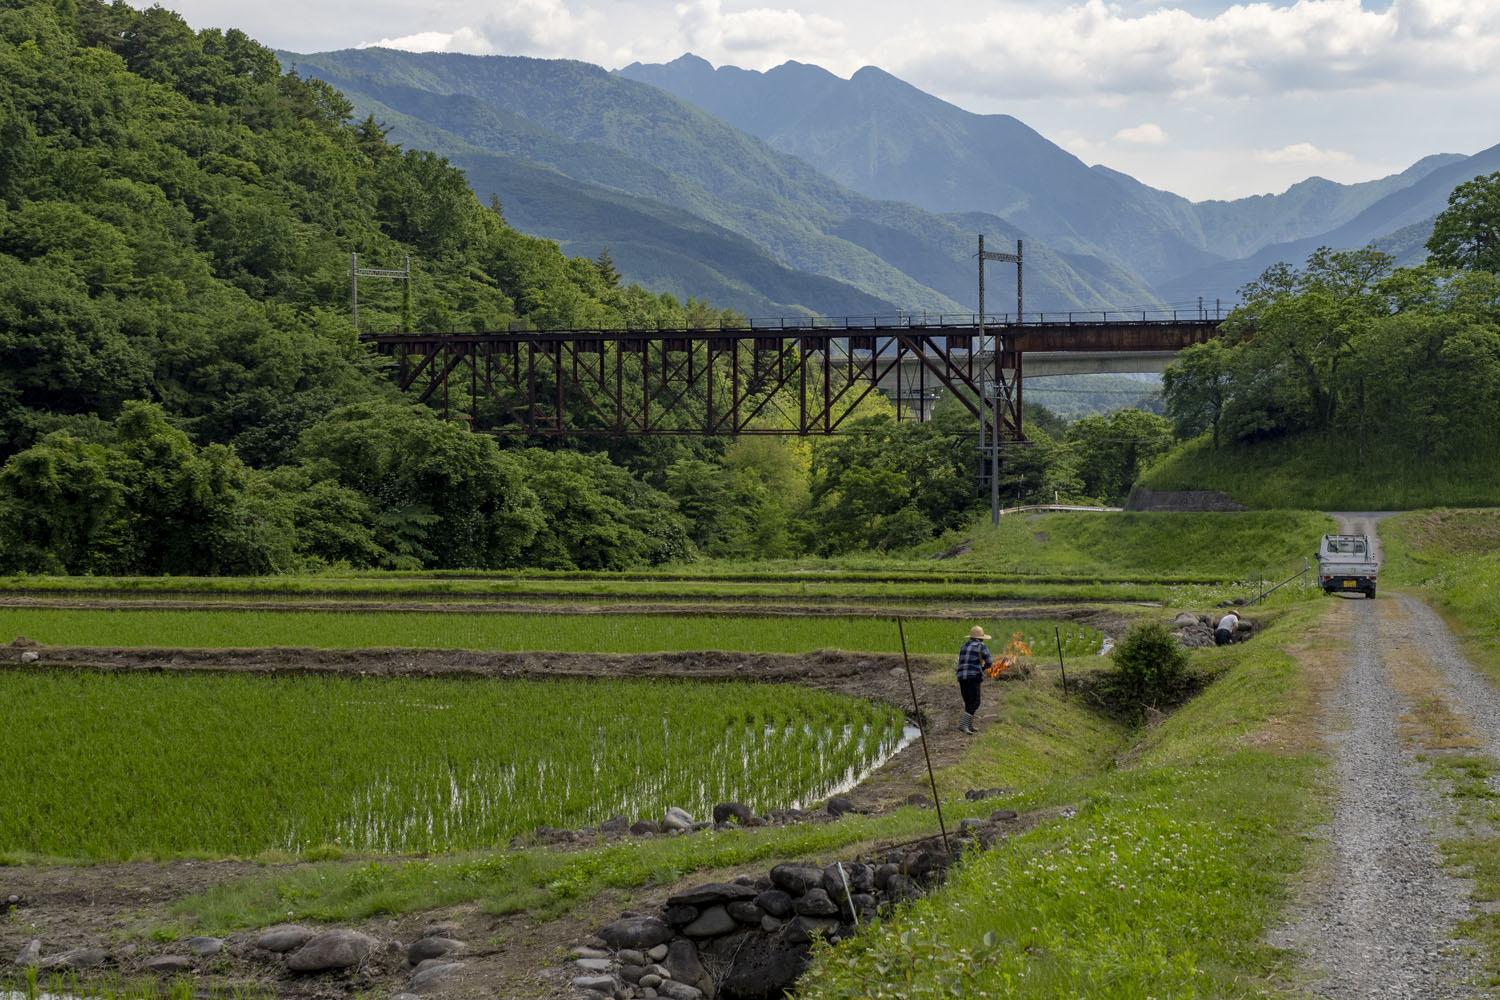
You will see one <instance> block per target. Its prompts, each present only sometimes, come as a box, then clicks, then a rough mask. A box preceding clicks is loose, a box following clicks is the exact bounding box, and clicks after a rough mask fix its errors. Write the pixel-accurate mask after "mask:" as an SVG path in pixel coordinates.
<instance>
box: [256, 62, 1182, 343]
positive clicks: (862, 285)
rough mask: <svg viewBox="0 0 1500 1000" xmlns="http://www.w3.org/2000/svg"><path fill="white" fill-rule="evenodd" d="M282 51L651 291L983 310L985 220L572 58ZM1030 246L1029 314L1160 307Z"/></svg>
mask: <svg viewBox="0 0 1500 1000" xmlns="http://www.w3.org/2000/svg"><path fill="white" fill-rule="evenodd" d="M279 56H280V58H281V59H282V61H283V63H284V64H286V65H287V66H289V67H295V68H296V69H297V71H298V72H299V73H301V74H303V75H307V76H314V77H318V78H321V79H324V80H327V81H328V82H329V83H331V84H333V85H334V86H336V87H338V88H339V89H340V90H341V91H343V92H344V93H345V95H346V96H348V97H349V99H350V100H351V101H352V102H353V103H354V105H355V108H356V111H357V113H358V114H359V115H360V116H361V117H362V116H363V115H365V114H374V115H375V116H376V118H377V120H382V121H385V122H386V123H387V124H389V125H391V126H392V132H391V138H392V139H394V140H396V141H399V142H402V143H405V144H407V145H408V146H413V147H417V148H425V149H431V150H433V151H435V152H438V153H440V154H442V155H444V156H447V157H449V158H450V160H452V162H454V163H455V164H457V165H458V166H461V167H463V168H464V169H465V170H466V171H467V172H468V174H469V178H470V182H471V186H473V187H474V188H475V190H476V192H477V193H478V194H479V195H480V197H481V198H484V199H488V197H489V196H490V194H492V193H493V194H495V195H496V196H497V197H498V198H499V200H500V201H501V203H502V206H503V208H504V211H505V213H506V216H507V218H508V219H509V220H510V221H511V222H512V223H513V224H515V225H517V226H518V227H520V228H522V229H523V230H525V231H528V232H532V233H534V234H537V235H545V236H552V237H553V238H556V239H559V240H560V241H562V242H563V243H564V246H565V249H566V250H567V251H568V252H569V253H574V254H584V255H592V254H594V253H597V252H598V250H600V249H603V248H604V247H605V246H607V247H608V249H609V250H610V253H611V255H612V257H613V258H614V259H615V261H616V265H617V267H619V268H620V269H621V273H622V274H624V275H625V276H626V277H627V278H629V279H632V280H640V281H642V282H643V283H646V284H648V287H654V288H659V289H663V290H669V291H674V292H678V289H679V287H680V288H682V292H678V293H679V294H683V293H686V294H691V295H694V296H696V297H700V298H701V297H705V296H711V297H712V300H713V301H714V302H715V303H716V304H719V305H732V306H735V307H737V308H741V309H743V310H745V311H747V312H750V313H751V314H752V315H765V314H767V313H768V312H769V313H770V314H771V315H775V314H776V312H777V311H778V310H779V311H784V312H791V313H796V312H804V313H805V312H812V313H823V314H828V315H849V314H869V313H872V312H883V313H885V314H889V315H894V314H895V313H896V312H897V311H898V310H906V311H910V310H928V311H931V312H972V311H973V309H974V308H975V299H976V285H977V273H976V265H975V263H974V259H973V255H974V251H975V233H976V231H975V230H973V229H969V228H965V226H964V225H961V224H960V223H959V222H958V221H956V220H954V219H949V218H944V217H942V216H939V215H937V214H935V213H932V212H928V211H924V210H922V209H920V208H917V207H915V206H912V205H910V204H904V203H899V202H889V201H881V200H877V199H872V198H869V197H867V196H864V195H861V194H859V193H857V192H855V191H851V190H849V189H848V188H846V187H844V186H842V185H840V184H838V183H837V182H836V181H834V180H832V179H831V178H829V177H827V176H825V175H823V174H821V173H820V172H818V171H817V170H816V169H814V168H813V167H811V166H810V165H808V164H807V163H806V162H804V161H802V160H800V159H798V158H796V157H793V156H790V155H787V154H785V153H780V152H778V151H776V150H774V149H772V148H771V147H770V146H769V145H767V144H766V143H765V142H763V141H762V140H760V139H757V138H755V137H753V136H751V135H749V134H748V133H745V132H742V131H740V130H738V129H735V128H734V127H732V126H730V125H728V124H726V123H724V122H722V121H720V120H719V119H717V118H715V117H713V116H711V115H709V114H708V113H707V112H705V111H703V110H702V109H699V108H697V107H694V106H693V105H691V104H689V103H687V102H685V101H682V100H680V99H678V98H676V97H674V96H672V95H670V94H667V93H666V92H664V91H662V90H660V89H659V88H655V87H650V86H647V85H644V84H640V83H637V82H634V81H630V80H626V79H623V78H620V77H618V76H615V75H611V74H609V73H606V72H605V71H604V70H602V69H600V68H598V67H596V66H591V65H589V64H586V63H578V62H572V61H566V60H538V59H524V58H518V57H508V56H463V55H455V54H445V53H423V54H417V53H406V52H395V51H391V50H384V49H358V50H344V51H341V52H330V53H319V54H316V55H299V54H295V53H279ZM632 214H633V216H634V219H635V220H636V221H635V222H633V223H632V222H630V221H629V217H630V216H631V215H632ZM601 224H605V225H608V226H609V227H610V228H609V229H608V230H607V238H606V232H604V231H601V230H600V229H599V228H597V227H599V226H600V225H601ZM983 224H984V227H985V228H984V230H983V231H984V232H985V233H986V235H987V236H988V237H990V238H991V239H992V240H993V241H994V242H995V243H996V244H997V245H998V244H1000V243H1003V242H1005V241H1013V240H1014V239H1016V238H1018V237H1027V236H1029V234H1027V233H1026V232H1025V231H1024V230H1021V229H1019V228H1017V227H1015V226H1014V225H1013V224H1011V223H1010V222H1009V221H1007V220H1005V219H1001V218H998V217H985V218H984V219H983ZM731 237H739V238H740V242H736V241H735V240H733V239H732V238H731ZM1027 253H1028V261H1029V262H1030V266H1029V267H1028V273H1027V287H1028V308H1041V309H1051V310H1054V311H1055V310H1062V309H1069V308H1100V307H1101V303H1103V304H1109V305H1112V306H1114V307H1117V308H1124V307H1143V306H1144V307H1151V306H1155V305H1159V304H1160V303H1159V300H1158V299H1157V298H1156V296H1155V294H1154V293H1153V292H1152V291H1151V289H1150V287H1149V286H1148V285H1147V284H1146V283H1145V282H1144V281H1143V280H1141V279H1140V278H1139V277H1138V276H1136V275H1133V274H1131V273H1130V272H1128V271H1127V270H1126V269H1124V268H1122V267H1119V266H1117V265H1114V264H1111V263H1109V262H1105V261H1099V260H1094V259H1090V258H1087V257H1085V256H1079V255H1077V254H1070V253H1065V252H1059V251H1058V250H1054V249H1053V248H1051V247H1049V246H1047V245H1045V242H1044V241H1036V240H1033V241H1032V242H1031V243H1030V244H1029V245H1028V248H1027ZM683 268H688V269H689V270H690V271H693V272H694V273H693V275H691V278H692V280H691V282H689V281H688V280H687V279H688V277H689V275H685V274H683V273H682V269H683ZM782 270H786V271H791V272H794V273H796V272H800V273H803V274H804V275H807V276H813V277H816V278H818V279H820V280H818V281H816V282H807V281H802V282H799V281H797V280H795V279H794V278H793V277H792V275H788V274H783V273H782ZM772 279H774V281H773V280H772ZM673 280H676V281H677V282H678V284H677V285H674V284H672V283H671V282H672V281H673ZM996 280H997V281H1003V280H1005V279H1003V278H1001V277H999V276H997V279H996ZM689 285H692V286H696V287H688V286H689ZM773 285H774V286H775V287H773Z"/></svg>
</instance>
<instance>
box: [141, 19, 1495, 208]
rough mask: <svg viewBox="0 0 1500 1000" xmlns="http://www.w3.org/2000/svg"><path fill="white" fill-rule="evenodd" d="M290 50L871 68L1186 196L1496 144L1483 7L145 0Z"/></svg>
mask: <svg viewBox="0 0 1500 1000" xmlns="http://www.w3.org/2000/svg"><path fill="white" fill-rule="evenodd" d="M162 3H163V6H167V7H171V8H173V9H175V10H177V11H178V12H179V13H181V14H182V15H183V17H185V18H186V19H187V21H188V23H189V24H191V25H192V26H193V27H195V28H206V27H221V28H230V27H238V28H241V29H243V30H244V31H246V32H247V33H249V34H250V35H251V36H252V37H254V38H256V39H258V40H259V41H261V42H262V43H264V44H266V45H270V46H273V47H275V48H283V49H291V50H293V51H297V52H317V51H323V50H328V49H341V48H352V47H357V46H365V45H384V46H388V47H391V48H400V49H407V50H411V51H451V52H468V53H475V54H484V55H525V56H537V57H544V58H569V59H582V60H585V61H587V62H592V63H596V64H598V65H601V66H604V67H606V68H609V69H617V68H619V67H622V66H626V65H628V64H630V63H632V62H637V61H639V62H647V63H651V62H667V61H670V60H672V59H675V58H677V57H678V56H680V55H682V54H683V53H686V52H691V53H693V54H695V55H698V56H701V57H702V58H704V59H707V60H708V61H709V62H710V63H712V64H714V65H715V66H722V65H732V66H739V67H742V68H745V69H753V70H766V69H770V68H772V67H774V66H778V65H780V64H781V63H784V62H786V61H787V60H796V61H798V62H804V63H811V64H815V65H818V66H822V67H823V68H825V69H827V70H830V71H832V72H834V73H836V74H838V75H840V76H844V77H848V76H849V75H851V74H852V73H854V71H855V70H857V69H859V68H860V67H862V66H867V65H873V66H878V67H880V68H881V69H883V70H886V71H887V72H889V73H892V74H894V75H896V76H898V77H900V78H901V79H903V80H906V81H907V82H908V83H911V84H913V85H914V86H916V87H918V88H920V89H922V90H925V91H927V92H928V93H931V94H934V95H936V96H938V97H940V98H942V99H944V100H946V101H949V102H951V103H953V104H956V105H958V106H959V107H961V108H964V109H966V110H968V111H972V112H975V113H977V114H1009V115H1013V116H1015V117H1016V118H1019V119H1020V120H1021V121H1023V122H1025V123H1026V124H1027V125H1029V126H1031V127H1032V128H1034V129H1036V130H1037V131H1038V132H1040V133H1041V134H1042V135H1044V136H1046V137H1047V138H1048V139H1051V140H1052V141H1053V142H1056V143H1058V144H1059V145H1061V146H1063V147H1064V148H1066V149H1067V150H1069V151H1070V152H1072V153H1074V154H1075V155H1077V156H1078V157H1079V158H1080V159H1082V160H1083V161H1085V162H1086V163H1089V164H1095V163H1102V164H1104V165H1105V166H1108V167H1112V168H1114V169H1116V170H1121V171H1124V172H1125V173H1128V174H1131V175H1132V176H1134V177H1136V178H1137V179H1139V180H1141V181H1144V182H1145V183H1147V184H1150V185H1152V186H1154V187H1158V188H1163V189H1166V190H1169V191H1173V192H1176V193H1178V194H1181V195H1184V196H1186V197H1188V198H1191V199H1193V200H1195V201H1198V200H1204V199H1209V198H1238V197H1243V196H1247V195H1255V194H1270V193H1277V192H1281V191H1284V190H1285V189H1286V188H1287V187H1288V186H1290V185H1291V184H1293V183H1295V182H1297V181H1299V180H1302V179H1304V178H1307V177H1309V176H1321V177H1326V178H1328V179H1330V180H1335V181H1340V182H1343V183H1352V182H1356V181H1364V180H1372V179H1374V178H1377V177H1383V176H1385V175H1387V174H1392V173H1397V172H1399V171H1401V170H1404V169H1405V168H1407V167H1408V166H1410V165H1411V164H1412V163H1414V162H1416V161H1417V160H1419V159H1421V158H1422V157H1424V156H1427V155H1430V154H1433V153H1476V152H1478V151H1480V150H1481V149H1485V148H1487V147H1489V146H1492V145H1494V144H1496V143H1500V0H1365V2H1361V0H1300V2H1295V3H1236V4H1229V3H1223V2H1215V0H1177V2H1176V3H1170V2H1169V3H1153V2H1147V0H1120V2H1116V3H1107V2H1104V0H1082V2H1043V0H990V2H987V3H981V4H976V3H973V2H970V0H923V2H921V3H912V2H911V0H492V2H489V3H483V2H476V0H422V2H420V3H418V2H412V0H357V2H356V0H320V2H318V3H315V4H308V3H305V2H299V3H296V4H295V5H294V4H293V3H291V2H289V0H261V2H260V3H257V4H244V3H242V2H241V0H175V2H174V0H162Z"/></svg>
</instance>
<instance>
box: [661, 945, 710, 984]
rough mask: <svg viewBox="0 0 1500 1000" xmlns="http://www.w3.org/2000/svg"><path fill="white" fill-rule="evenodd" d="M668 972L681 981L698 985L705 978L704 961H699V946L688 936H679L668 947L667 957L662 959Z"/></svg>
mask: <svg viewBox="0 0 1500 1000" xmlns="http://www.w3.org/2000/svg"><path fill="white" fill-rule="evenodd" d="M661 964H662V966H663V967H664V968H665V969H666V970H667V974H668V975H670V976H671V977H672V978H673V979H675V980H677V981H678V982H679V983H689V984H693V985H696V984H697V983H698V982H699V981H701V980H702V979H703V978H704V975H705V973H704V971H703V963H701V962H700V961H698V946H697V945H695V944H694V943H693V942H691V941H689V940H687V939H686V938H678V939H677V940H675V941H673V942H672V944H671V945H670V946H669V947H668V948H667V957H666V958H665V959H663V960H662V963H661Z"/></svg>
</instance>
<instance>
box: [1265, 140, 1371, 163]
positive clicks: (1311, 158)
mask: <svg viewBox="0 0 1500 1000" xmlns="http://www.w3.org/2000/svg"><path fill="white" fill-rule="evenodd" d="M1254 156H1255V160H1256V162H1258V163H1348V162H1350V161H1351V160H1353V159H1354V157H1352V156H1350V155H1349V154H1348V153H1341V152H1339V151H1338V150H1334V149H1319V148H1318V147H1317V146H1314V145H1313V144H1312V143H1310V142H1294V143H1292V144H1291V145H1290V146H1283V147H1281V148H1280V149H1257V150H1256V151H1255V154H1254Z"/></svg>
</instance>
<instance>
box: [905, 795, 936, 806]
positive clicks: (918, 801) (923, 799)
mask: <svg viewBox="0 0 1500 1000" xmlns="http://www.w3.org/2000/svg"><path fill="white" fill-rule="evenodd" d="M906 804H907V805H909V806H916V807H917V808H918V809H931V808H932V800H931V799H929V798H928V797H927V796H925V795H923V794H922V793H921V792H912V793H911V794H910V795H908V796H907V797H906Z"/></svg>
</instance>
